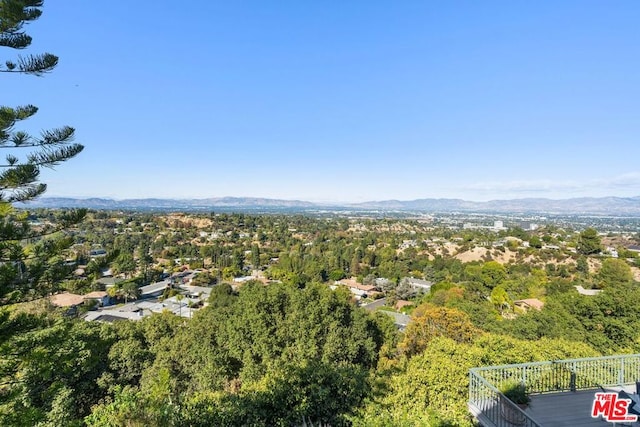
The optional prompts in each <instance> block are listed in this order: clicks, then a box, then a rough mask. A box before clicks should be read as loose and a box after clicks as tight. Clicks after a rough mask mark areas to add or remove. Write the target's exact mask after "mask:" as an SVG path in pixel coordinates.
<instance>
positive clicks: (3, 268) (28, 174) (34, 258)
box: [0, 0, 85, 304]
mask: <svg viewBox="0 0 640 427" xmlns="http://www.w3.org/2000/svg"><path fill="white" fill-rule="evenodd" d="M42 6H43V1H42V0H0V47H6V48H9V49H14V50H22V49H25V48H27V47H28V46H29V45H30V44H31V41H32V39H31V36H29V35H28V34H26V32H25V31H24V27H25V25H26V24H29V23H31V22H33V21H35V20H37V19H38V18H39V17H40V15H41V14H42ZM57 63H58V57H57V56H55V55H53V54H50V53H44V54H28V55H26V56H23V55H18V56H17V58H15V59H7V60H5V61H4V63H2V64H0V73H6V74H27V75H35V76H41V75H43V74H44V73H47V72H49V71H51V70H53V69H54V68H55V66H56V65H57ZM37 111H38V108H37V107H36V106H34V105H30V104H27V105H22V106H17V107H8V106H0V150H1V149H4V151H5V153H6V154H5V156H4V161H3V162H2V161H0V304H2V303H6V302H7V301H10V300H20V299H24V298H25V296H26V295H25V292H27V293H29V292H31V291H33V289H35V288H37V287H40V286H41V285H42V284H43V282H44V284H46V285H47V286H45V289H41V290H40V291H39V292H38V293H39V294H42V293H47V292H49V291H51V290H52V288H53V287H54V285H55V284H56V283H57V282H58V281H59V280H60V279H61V278H63V277H64V276H65V275H66V274H67V273H68V269H67V268H64V266H63V262H62V261H63V260H61V259H60V258H59V257H57V255H58V254H59V253H60V251H61V250H62V249H63V248H64V247H65V246H68V245H69V244H70V243H71V242H70V241H69V240H67V241H64V240H60V239H57V240H50V241H39V242H38V243H36V244H35V245H33V246H32V247H30V248H26V247H25V242H26V241H27V239H34V238H38V237H42V236H43V235H47V236H49V235H53V234H55V232H57V231H60V230H61V229H64V228H66V227H68V226H69V225H71V224H74V223H77V222H78V221H80V220H81V219H82V217H83V216H84V214H85V212H84V211H83V210H78V211H72V212H69V213H67V214H65V215H64V217H62V218H60V221H59V222H58V224H57V226H56V227H53V228H49V229H47V230H44V231H43V230H34V229H33V228H32V227H31V226H30V225H29V224H28V222H27V214H26V213H25V212H21V211H16V210H15V209H14V208H13V206H12V205H11V204H12V203H14V202H27V201H29V200H32V199H34V198H36V197H38V196H40V195H42V194H43V193H44V192H45V191H46V188H47V186H46V184H44V183H42V182H39V176H40V171H41V169H42V168H52V167H55V166H57V165H59V164H61V163H63V162H65V161H66V160H69V159H70V158H72V157H74V156H75V155H77V154H78V153H80V152H81V151H82V149H83V146H82V145H80V144H77V143H73V142H72V141H73V137H74V133H75V130H74V129H73V128H72V127H70V126H62V127H60V128H54V129H48V130H43V131H42V132H41V133H40V134H39V135H32V134H30V133H28V132H26V131H22V130H16V129H15V127H16V125H17V124H18V123H20V122H22V121H23V120H26V119H29V118H31V117H33V116H34V115H35V114H36V112H37ZM7 298H8V299H7Z"/></svg>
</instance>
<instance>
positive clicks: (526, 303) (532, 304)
mask: <svg viewBox="0 0 640 427" xmlns="http://www.w3.org/2000/svg"><path fill="white" fill-rule="evenodd" d="M513 305H515V306H516V307H518V308H521V309H523V310H524V311H529V310H531V309H535V310H538V311H540V310H542V307H544V302H542V301H540V300H539V299H538V298H527V299H520V300H517V301H514V302H513Z"/></svg>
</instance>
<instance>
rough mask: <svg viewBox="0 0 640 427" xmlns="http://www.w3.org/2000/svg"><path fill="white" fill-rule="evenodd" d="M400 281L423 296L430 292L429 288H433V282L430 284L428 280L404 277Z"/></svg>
mask: <svg viewBox="0 0 640 427" xmlns="http://www.w3.org/2000/svg"><path fill="white" fill-rule="evenodd" d="M402 280H403V281H404V282H405V283H407V284H408V285H409V286H411V287H412V288H413V289H414V290H416V291H418V292H422V293H425V294H426V293H429V292H431V287H432V286H433V282H430V281H428V280H422V279H416V278H413V277H404V278H403V279H402Z"/></svg>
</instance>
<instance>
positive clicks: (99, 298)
mask: <svg viewBox="0 0 640 427" xmlns="http://www.w3.org/2000/svg"><path fill="white" fill-rule="evenodd" d="M82 298H84V300H85V301H96V303H97V306H98V307H105V306H107V305H111V297H110V296H109V294H107V292H106V291H93V292H89V293H88V294H85V295H83V296H82Z"/></svg>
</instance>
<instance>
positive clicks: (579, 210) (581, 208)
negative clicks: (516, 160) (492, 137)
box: [18, 196, 640, 216]
mask: <svg viewBox="0 0 640 427" xmlns="http://www.w3.org/2000/svg"><path fill="white" fill-rule="evenodd" d="M18 206H20V207H27V208H29V207H31V208H80V207H84V208H90V209H104V210H109V209H132V210H136V209H158V210H181V209H185V210H194V209H195V210H204V209H214V208H224V209H233V208H238V209H241V210H259V209H261V208H263V209H292V210H296V209H297V210H323V209H349V210H383V211H385V210H386V211H424V212H457V211H459V212H505V213H534V212H535V213H557V214H599V215H603V214H606V215H613V216H620V215H623V216H624V215H634V216H640V196H635V197H615V196H609V197H576V198H569V199H548V198H522V199H495V200H489V201H486V202H474V201H468V200H463V199H457V198H456V199H447V198H423V199H414V200H394V199H389V200H379V201H368V202H361V203H314V202H308V201H304V200H286V199H271V198H264V197H210V198H203V199H187V198H185V199H172V198H167V199H164V198H137V199H121V200H118V199H111V198H101V197H88V198H73V197H42V198H40V199H36V200H33V201H30V202H28V203H22V204H18Z"/></svg>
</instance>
